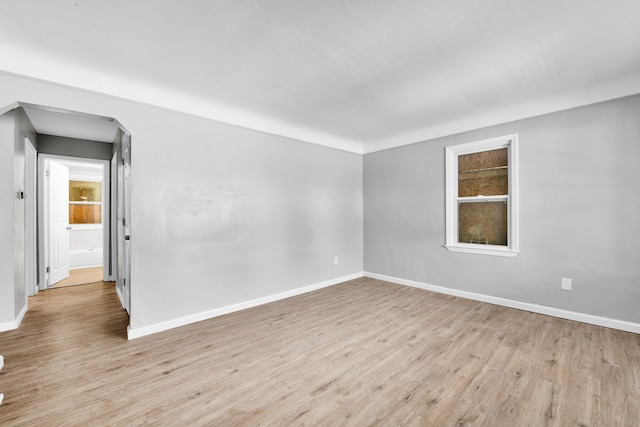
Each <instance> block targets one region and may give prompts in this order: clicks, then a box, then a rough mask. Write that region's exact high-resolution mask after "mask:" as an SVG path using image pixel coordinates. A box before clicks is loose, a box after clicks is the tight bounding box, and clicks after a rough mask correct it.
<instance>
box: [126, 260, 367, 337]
mask: <svg viewBox="0 0 640 427" xmlns="http://www.w3.org/2000/svg"><path fill="white" fill-rule="evenodd" d="M362 276H363V273H362V272H359V273H354V274H350V275H348V276H342V277H337V278H335V279H331V280H326V281H324V282H320V283H314V284H313V285H308V286H304V287H301V288H296V289H291V290H289V291H285V292H280V293H277V294H273V295H267V296H264V297H260V298H256V299H252V300H249V301H244V302H240V303H237V304H232V305H228V306H225V307H220V308H215V309H213V310H207V311H203V312H200V313H195V314H190V315H188V316H184V317H179V318H177V319H172V320H167V321H165V322H159V323H155V324H153V325H148V326H143V327H140V328H131V326H129V328H128V329H127V338H128V339H130V340H131V339H134V338H140V337H144V336H146V335H151V334H155V333H156V332H162V331H166V330H169V329H173V328H177V327H179V326H184V325H188V324H191V323H196V322H200V321H202V320H207V319H211V318H214V317H218V316H222V315H224V314H229V313H233V312H235V311H240V310H245V309H247V308H251V307H256V306H259V305H262V304H268V303H270V302H274V301H278V300H281V299H285V298H290V297H293V296H296V295H300V294H304V293H307V292H311V291H315V290H318V289H322V288H326V287H329V286H333V285H337V284H338V283H343V282H347V281H349V280H353V279H358V278H360V277H362Z"/></svg>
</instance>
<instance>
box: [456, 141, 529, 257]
mask: <svg viewBox="0 0 640 427" xmlns="http://www.w3.org/2000/svg"><path fill="white" fill-rule="evenodd" d="M501 148H507V149H508V156H509V169H508V174H509V194H508V195H506V196H476V197H458V156H461V155H465V154H471V153H478V152H482V151H489V150H497V149H501ZM445 162H446V165H445V166H446V177H445V179H446V182H445V185H446V188H445V195H446V205H445V206H446V227H445V234H446V235H445V241H446V243H445V245H444V246H445V248H447V249H448V250H449V251H452V252H467V253H472V254H480V255H496V256H507V257H514V256H517V255H518V253H519V244H520V243H519V228H518V223H519V221H518V134H511V135H504V136H499V137H495V138H489V139H483V140H480V141H473V142H468V143H465V144H457V145H451V146H448V147H445ZM505 199H506V203H507V206H508V210H507V224H508V227H509V230H508V241H507V244H508V245H507V246H497V245H479V244H478V245H476V244H469V243H461V242H458V202H459V201H461V200H462V201H464V202H466V203H470V202H491V201H499V200H505Z"/></svg>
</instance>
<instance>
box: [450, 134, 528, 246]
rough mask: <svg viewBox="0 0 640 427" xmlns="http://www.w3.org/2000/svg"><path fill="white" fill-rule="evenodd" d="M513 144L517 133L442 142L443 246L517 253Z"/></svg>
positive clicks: (515, 169)
mask: <svg viewBox="0 0 640 427" xmlns="http://www.w3.org/2000/svg"><path fill="white" fill-rule="evenodd" d="M517 150H518V136H517V135H507V136H503V137H498V138H491V139H486V140H482V141H476V142H471V143H468V144H461V145H454V146H451V147H447V148H446V162H447V163H446V167H447V184H446V185H447V188H446V194H447V196H446V197H447V236H446V245H445V247H446V248H447V249H449V250H450V251H454V252H470V253H477V254H486V255H499V256H516V255H517V254H518V215H517V213H518V212H517V210H518V199H517V188H518V186H517V160H518V155H517Z"/></svg>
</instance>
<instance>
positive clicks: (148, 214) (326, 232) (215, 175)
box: [0, 74, 363, 329]
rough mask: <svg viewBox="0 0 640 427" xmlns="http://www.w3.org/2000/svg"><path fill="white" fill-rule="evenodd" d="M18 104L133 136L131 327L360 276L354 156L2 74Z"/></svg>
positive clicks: (0, 91) (1, 89) (9, 98)
mask: <svg viewBox="0 0 640 427" xmlns="http://www.w3.org/2000/svg"><path fill="white" fill-rule="evenodd" d="M16 101H24V102H29V103H33V104H40V105H46V106H54V107H58V108H64V109H68V110H73V111H81V112H84V113H89V114H95V115H99V116H103V117H113V118H116V119H117V120H118V121H119V122H120V123H122V124H123V126H125V127H126V128H127V129H128V130H129V131H130V132H131V135H132V148H131V150H132V175H131V186H132V188H131V193H132V203H131V209H132V216H131V252H132V254H131V260H132V277H131V278H132V281H131V326H132V327H133V328H134V329H135V328H141V327H144V326H148V325H153V324H156V323H158V322H163V321H170V320H173V319H176V318H179V317H182V316H188V315H191V314H195V313H199V312H203V311H208V310H213V309H216V308H220V307H224V306H227V305H230V304H234V303H240V302H245V301H247V300H251V299H255V298H260V297H265V296H269V295H272V294H275V293H279V292H284V291H288V290H294V289H296V288H300V287H303V286H308V285H313V284H316V283H319V282H323V281H327V280H332V279H336V278H340V277H343V276H346V275H350V274H355V273H359V272H361V271H362V245H363V241H362V215H363V208H362V157H361V156H359V155H356V154H352V153H347V152H343V151H338V150H333V149H329V148H325V147H320V146H316V145H311V144H305V143H300V142H298V141H293V140H289V139H287V138H282V137H277V136H272V135H267V134H263V133H260V132H254V131H249V130H246V129H242V128H238V127H234V126H229V125H225V124H220V123H216V122H213V121H211V120H205V119H200V118H196V117H192V116H187V115H184V114H179V113H174V112H170V111H167V110H163V109H158V108H153V107H150V106H146V105H142V104H139V103H133V102H127V101H123V100H119V99H115V98H113V97H108V96H101V95H99V94H95V93H87V92H82V91H77V90H72V89H69V88H64V87H59V86H55V85H49V84H45V83H42V82H35V81H32V80H28V79H21V78H17V77H14V76H7V75H3V74H0V106H5V105H9V104H11V103H14V102H16ZM0 151H1V153H0V161H1V162H6V161H12V156H13V152H12V150H11V151H10V150H9V149H8V148H7V147H5V146H2V147H0ZM5 159H9V160H5ZM2 170H3V172H2V173H3V174H5V169H4V168H3V169H2ZM3 185H4V184H3ZM0 194H4V195H3V196H2V197H3V198H4V200H5V201H6V200H8V198H10V197H11V194H10V192H9V191H3V192H2V193H0ZM7 213H8V212H7V204H6V203H4V202H3V203H2V204H1V205H0V218H1V219H0V229H4V228H6V229H12V228H13V220H12V219H11V215H7ZM2 245H3V247H4V246H7V247H10V249H7V248H3V249H2V253H0V255H2V254H3V253H4V252H5V251H8V250H11V251H12V250H13V249H12V248H13V242H11V243H10V244H9V243H2ZM334 256H338V257H339V260H340V262H339V264H338V265H334V263H333V258H334ZM0 258H2V257H0ZM7 286H9V285H8V283H7V282H0V295H3V290H4V288H5V287H7ZM0 309H2V307H0ZM2 310H3V311H4V309H2ZM2 316H5V317H6V314H5V313H4V312H3V313H2ZM0 319H2V317H0Z"/></svg>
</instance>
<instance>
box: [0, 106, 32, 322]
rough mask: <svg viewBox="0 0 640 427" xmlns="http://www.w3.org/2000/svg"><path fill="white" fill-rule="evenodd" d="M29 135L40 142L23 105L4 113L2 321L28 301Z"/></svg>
mask: <svg viewBox="0 0 640 427" xmlns="http://www.w3.org/2000/svg"><path fill="white" fill-rule="evenodd" d="M25 137H29V138H30V139H31V141H32V142H33V143H34V144H37V140H36V133H35V131H34V129H33V127H32V126H31V122H30V121H29V119H28V117H27V116H26V114H25V113H24V111H23V110H22V109H21V108H16V109H14V110H11V111H9V112H7V113H5V114H4V115H2V116H0V170H1V171H2V172H0V197H1V198H2V200H3V202H2V204H1V205H0V206H1V207H0V218H2V221H0V323H6V322H12V321H15V320H16V317H17V316H18V314H19V313H20V312H21V311H22V310H23V309H24V307H25V306H26V304H27V295H26V289H25V285H24V280H25V279H24V259H25V258H24V257H25V229H24V227H25V221H24V220H25V202H24V199H19V198H18V192H19V191H24V190H25V175H24V174H25V151H24V138H25ZM28 196H29V195H28ZM32 196H35V195H32Z"/></svg>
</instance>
